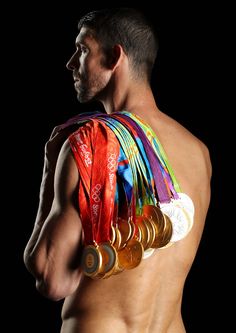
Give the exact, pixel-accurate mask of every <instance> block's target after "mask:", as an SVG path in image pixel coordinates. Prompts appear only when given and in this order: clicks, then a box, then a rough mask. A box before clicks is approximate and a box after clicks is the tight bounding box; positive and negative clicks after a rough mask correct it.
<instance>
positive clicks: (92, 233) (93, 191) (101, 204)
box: [69, 121, 119, 244]
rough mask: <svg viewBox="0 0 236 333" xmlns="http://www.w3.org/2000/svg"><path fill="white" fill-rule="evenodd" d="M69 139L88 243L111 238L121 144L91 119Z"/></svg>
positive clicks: (105, 128)
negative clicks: (75, 163)
mask: <svg viewBox="0 0 236 333" xmlns="http://www.w3.org/2000/svg"><path fill="white" fill-rule="evenodd" d="M69 142H70V144H71V147H72V150H73V152H74V155H75V159H76V162H77V166H78V169H79V172H80V175H81V181H80V186H79V208H80V216H81V221H82V225H83V230H84V236H85V243H86V244H92V243H93V242H94V243H97V244H99V243H101V242H107V241H109V240H110V226H111V223H112V217H113V211H114V199H115V191H116V169H117V161H118V154H119V144H118V142H117V140H116V137H115V135H114V133H113V132H112V131H111V130H110V129H109V128H108V127H107V126H106V125H104V124H102V123H101V122H99V121H90V122H89V123H87V124H86V125H84V126H83V127H81V128H79V130H78V131H76V132H75V133H73V134H72V135H70V137H69Z"/></svg>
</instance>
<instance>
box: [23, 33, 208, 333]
mask: <svg viewBox="0 0 236 333" xmlns="http://www.w3.org/2000/svg"><path fill="white" fill-rule="evenodd" d="M67 67H68V68H69V69H70V70H72V71H73V78H74V81H75V89H76V92H77V97H78V100H79V101H80V102H88V101H90V100H92V99H95V100H98V101H100V102H101V103H102V104H103V106H104V108H105V110H106V112H107V113H112V112H114V111H119V110H127V111H129V112H132V113H134V114H136V115H138V116H140V117H141V118H142V119H143V120H144V121H146V122H147V123H148V124H149V125H150V126H151V127H152V128H153V130H154V131H155V132H156V134H157V136H158V138H159V140H160V142H161V143H162V145H163V147H164V149H165V152H166V154H167V156H168V159H169V162H170V164H171V166H172V168H173V170H174V173H175V176H176V178H177V180H178V182H179V184H180V187H181V189H182V192H184V193H186V194H188V195H189V196H190V197H191V198H192V200H193V203H194V206H195V218H194V225H193V228H192V229H191V231H190V232H189V234H188V235H187V236H186V237H185V238H184V239H182V240H181V241H178V242H176V243H174V245H172V246H171V247H168V248H166V249H159V250H156V251H155V252H154V254H153V255H152V256H150V257H149V258H147V259H145V260H142V262H141V264H140V265H139V266H138V267H136V268H135V269H131V270H126V271H124V272H122V273H121V274H118V275H113V276H111V277H110V278H108V279H104V280H103V279H101V280H92V279H91V278H89V277H86V276H84V275H83V273H82V272H81V270H80V267H79V260H80V256H81V252H82V251H81V249H82V227H81V220H80V217H79V213H78V209H77V201H76V200H77V199H76V198H77V191H78V182H79V174H78V169H77V166H76V164H75V160H74V157H73V154H72V152H71V149H70V145H69V143H68V141H67V140H66V137H67V136H68V134H69V132H72V131H74V129H75V128H73V127H71V128H69V129H67V130H64V131H61V132H58V129H57V128H55V129H54V131H53V132H52V135H51V137H50V139H49V141H48V142H47V144H46V146H45V164H44V171H43V176H42V184H41V189H40V200H39V208H38V213H37V216H36V221H35V226H34V229H33V232H32V235H31V237H30V239H29V242H28V244H27V246H26V249H25V252H24V261H25V265H26V267H27V268H28V270H29V271H30V272H31V273H32V274H33V276H34V277H35V279H36V287H37V289H38V291H39V292H40V293H42V295H44V296H45V297H47V298H49V299H52V300H55V301H56V300H60V299H63V298H65V301H64V305H63V309H62V319H63V323H62V328H61V333H91V332H93V333H100V332H103V333H110V332H111V331H112V332H113V333H120V332H122V333H184V332H185V328H184V324H183V321H182V317H181V302H182V294H183V287H184V283H185V279H186V277H187V275H188V272H189V270H190V268H191V265H192V263H193V261H194V258H195V256H196V252H197V249H198V246H199V242H200V240H201V236H202V232H203V228H204V224H205V220H206V215H207V211H208V207H209V202H210V180H211V162H210V157H209V152H208V149H207V148H206V146H205V145H204V144H203V143H202V142H201V141H200V140H199V139H197V138H196V137H195V136H193V135H192V134H191V133H190V132H189V131H188V130H187V129H185V128H184V127H183V126H182V125H181V124H179V123H178V122H176V121H175V120H174V119H172V118H170V117H169V116H167V115H166V114H164V113H163V112H161V111H160V110H159V109H158V107H157V105H156V103H155V100H154V96H153V93H152V91H151V88H150V85H149V83H148V80H146V79H145V76H142V80H141V79H139V80H138V79H137V76H135V75H134V72H133V69H132V66H131V64H130V62H129V59H128V57H127V56H126V54H125V53H124V51H123V49H122V47H121V46H120V45H116V46H115V47H114V49H113V53H112V55H111V58H110V59H106V57H105V56H104V54H103V53H102V50H101V48H100V46H99V44H98V42H97V41H96V40H95V39H94V38H93V37H92V35H91V34H90V33H89V30H88V29H87V28H85V27H83V28H82V29H81V31H80V33H79V35H78V36H77V39H76V52H75V53H74V54H73V56H72V58H71V59H70V61H69V62H68V64H67ZM135 77H136V79H135ZM137 96H139V98H137ZM177 143H178V145H177Z"/></svg>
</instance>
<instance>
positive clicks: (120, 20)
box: [78, 7, 158, 80]
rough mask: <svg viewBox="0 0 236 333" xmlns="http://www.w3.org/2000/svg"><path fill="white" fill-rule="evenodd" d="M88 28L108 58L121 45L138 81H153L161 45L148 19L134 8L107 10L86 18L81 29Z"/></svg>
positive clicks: (81, 23) (81, 24)
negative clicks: (154, 68) (154, 66)
mask: <svg viewBox="0 0 236 333" xmlns="http://www.w3.org/2000/svg"><path fill="white" fill-rule="evenodd" d="M82 26H86V27H88V28H89V29H91V30H92V32H93V33H94V34H95V35H94V37H95V38H96V39H97V40H98V41H99V42H100V44H101V46H102V49H103V50H104V52H105V54H109V52H110V51H111V49H112V48H113V46H114V45H115V44H120V45H121V46H122V47H123V49H124V52H125V53H126V55H127V56H128V58H129V59H130V61H131V64H132V69H133V72H134V73H135V74H136V75H137V76H138V77H143V75H145V76H146V77H147V78H148V80H150V78H151V73H152V69H153V65H154V62H155V59H156V56H157V50H158V41H157V36H156V34H155V31H154V29H153V26H152V24H151V23H150V22H149V21H148V19H147V17H145V15H144V14H143V13H142V12H140V11H139V10H137V9H134V8H124V7H121V8H106V9H102V10H97V11H92V12H90V13H88V14H86V15H84V16H83V17H82V18H81V19H80V21H79V23H78V29H79V31H80V29H81V28H82Z"/></svg>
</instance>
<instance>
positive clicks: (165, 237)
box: [159, 214, 173, 248]
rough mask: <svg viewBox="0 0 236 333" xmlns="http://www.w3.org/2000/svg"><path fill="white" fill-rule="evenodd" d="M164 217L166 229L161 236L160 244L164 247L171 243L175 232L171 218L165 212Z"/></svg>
mask: <svg viewBox="0 0 236 333" xmlns="http://www.w3.org/2000/svg"><path fill="white" fill-rule="evenodd" d="M164 218H165V229H164V232H163V234H162V237H161V238H160V246H159V247H160V248H161V247H164V246H166V245H167V244H169V243H170V240H171V239H172V234H173V227H172V221H171V219H170V218H169V216H167V215H166V214H164Z"/></svg>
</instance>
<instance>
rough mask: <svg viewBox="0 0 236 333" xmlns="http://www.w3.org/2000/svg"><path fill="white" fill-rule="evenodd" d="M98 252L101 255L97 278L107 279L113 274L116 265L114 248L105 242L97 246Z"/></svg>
mask: <svg viewBox="0 0 236 333" xmlns="http://www.w3.org/2000/svg"><path fill="white" fill-rule="evenodd" d="M99 250H100V252H101V254H102V259H103V260H102V265H101V268H100V270H99V277H102V278H104V279H105V278H107V277H109V276H111V275H112V274H113V272H114V271H115V269H116V265H117V252H116V249H115V248H114V246H112V245H111V244H110V243H108V242H105V243H101V244H99Z"/></svg>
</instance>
